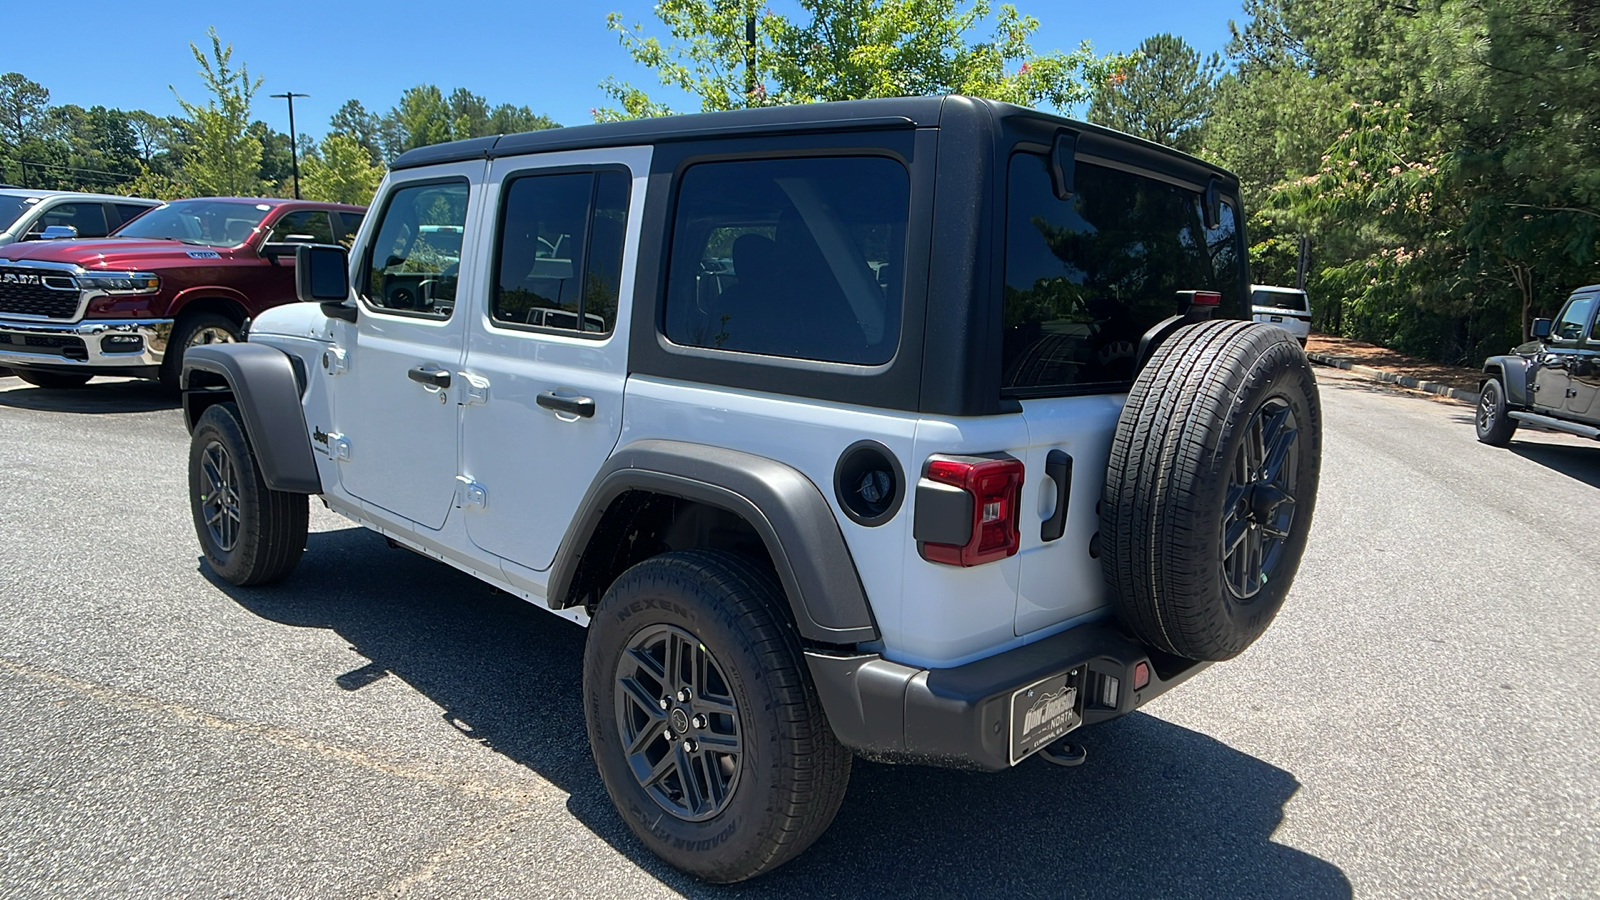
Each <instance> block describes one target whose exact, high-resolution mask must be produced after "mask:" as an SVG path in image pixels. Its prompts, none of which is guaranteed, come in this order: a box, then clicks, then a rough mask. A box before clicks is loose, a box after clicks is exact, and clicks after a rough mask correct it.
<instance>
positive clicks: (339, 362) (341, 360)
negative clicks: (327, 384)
mask: <svg viewBox="0 0 1600 900" xmlns="http://www.w3.org/2000/svg"><path fill="white" fill-rule="evenodd" d="M322 369H323V371H325V372H327V373H328V374H329V375H338V374H339V373H341V372H348V371H350V354H349V353H347V352H346V351H345V349H344V348H343V347H329V348H328V349H326V350H324V351H322Z"/></svg>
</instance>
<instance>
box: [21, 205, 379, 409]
mask: <svg viewBox="0 0 1600 900" xmlns="http://www.w3.org/2000/svg"><path fill="white" fill-rule="evenodd" d="M365 213H366V210H365V209H364V208H363V207H359V206H346V205H343V204H338V203H314V202H309V201H301V200H272V199H244V198H222V197H212V198H203V199H195V200H178V201H174V202H172V203H168V204H166V205H164V206H160V207H157V208H155V209H153V210H151V211H150V212H147V213H145V214H144V215H142V216H140V217H139V218H137V219H134V220H133V221H131V222H129V223H127V224H126V225H124V226H122V227H121V228H120V229H118V230H117V231H115V232H113V233H112V235H111V236H110V237H108V238H101V239H98V240H92V241H78V240H54V241H28V242H24V243H17V244H12V245H10V246H6V247H0V366H4V367H7V368H10V369H11V370H13V371H14V372H15V373H16V374H17V375H18V376H20V377H21V378H22V379H23V380H25V381H27V382H29V383H31V384H36V385H39V386H40V387H59V388H65V387H77V386H79V385H82V384H84V383H86V382H87V381H88V380H89V379H90V378H91V377H93V376H95V375H132V376H136V377H140V378H160V379H161V380H162V381H163V382H166V383H168V384H174V385H175V384H176V383H177V379H178V374H179V372H181V371H182V356H183V351H184V350H186V349H187V348H189V347H192V346H195V345H197V344H212V343H219V342H228V341H237V340H239V338H240V336H241V335H242V334H243V333H244V323H245V320H246V319H248V318H250V317H252V316H255V315H257V314H259V313H260V312H261V311H262V310H264V309H267V308H268V307H272V306H277V305H279V304H281V303H288V302H290V301H292V300H294V299H295V288H294V250H295V245H296V244H303V243H314V244H335V243H344V244H347V245H348V244H349V243H350V242H351V241H352V240H354V238H355V234H356V230H357V229H358V228H359V227H360V225H361V219H362V216H363V215H365Z"/></svg>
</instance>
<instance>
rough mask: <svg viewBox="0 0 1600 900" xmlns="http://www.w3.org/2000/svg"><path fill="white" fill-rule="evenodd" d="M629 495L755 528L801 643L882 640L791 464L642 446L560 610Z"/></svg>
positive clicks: (592, 513) (554, 595)
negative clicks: (734, 518) (726, 515)
mask: <svg viewBox="0 0 1600 900" xmlns="http://www.w3.org/2000/svg"><path fill="white" fill-rule="evenodd" d="M302 433H303V432H302ZM628 491H648V492H653V493H657V494H664V495H667V496H672V497H680V498H683V499H685V500H693V501H696V502H699V503H705V504H707V505H709V506H715V507H718V508H720V509H725V510H727V511H728V512H731V513H734V514H736V515H738V516H740V517H742V518H743V519H744V520H745V521H746V522H749V523H750V525H751V527H752V528H754V529H755V531H756V534H758V535H759V536H760V537H761V540H762V543H763V544H765V545H766V548H767V553H768V555H770V556H771V557H772V563H773V566H774V567H775V568H776V569H777V573H778V580H779V582H780V583H782V585H783V590H784V593H785V594H786V595H787V596H788V598H789V605H790V607H791V609H792V610H793V613H794V621H795V625H796V627H797V628H798V629H799V631H800V634H801V636H803V637H805V638H807V639H809V640H814V641H822V642H826V643H830V644H853V643H859V642H862V641H873V640H877V639H878V629H877V625H876V624H875V623H874V621H873V619H872V611H871V609H870V607H869V606H868V605H867V596H866V591H865V590H864V589H863V588H862V586H861V579H860V578H859V577H858V576H857V574H856V567H855V561H854V560H853V559H852V558H851V556H850V549H849V547H848V546H847V545H846V544H845V541H844V535H843V534H842V533H841V532H840V531H839V523H838V520H837V519H835V518H834V513H833V508H832V507H831V506H829V505H828V501H827V499H826V498H825V497H824V496H823V494H822V492H821V491H820V490H818V489H817V486H816V485H815V484H813V483H812V482H811V480H810V479H808V478H807V477H806V476H805V475H803V474H801V473H800V472H799V471H798V470H796V469H794V468H792V467H790V466H787V465H784V464H783V463H780V462H776V461H774V460H771V459H767V458H765V457H760V456H755V455H753V454H749V453H743V452H740V451H737V450H728V449H725V448H721V447H711V446H707V445H704V444H690V443H685V442H682V441H661V440H648V441H639V442H637V443H634V444H631V445H629V446H627V447H625V448H623V449H621V450H619V451H617V452H616V453H614V454H612V456H611V458H610V459H609V460H607V461H606V465H605V466H604V467H603V468H602V469H601V470H600V474H599V475H598V476H596V477H595V480H594V482H593V483H592V484H591V485H590V487H589V491H588V493H587V494H586V495H585V496H584V499H583V503H582V505H581V506H580V507H579V514H578V515H577V516H576V517H575V518H574V519H573V523H572V525H571V526H570V527H569V528H568V529H567V534H566V536H565V538H564V539H563V540H562V542H561V549H560V550H559V551H558V552H557V554H556V559H555V563H554V565H553V566H552V567H551V571H550V582H549V588H548V591H547V597H548V602H549V604H550V606H551V607H552V608H560V607H561V606H564V605H566V604H567V602H568V596H569V594H570V592H571V588H572V584H573V581H574V578H575V576H576V574H577V569H578V562H579V560H580V558H581V557H582V556H583V552H584V549H585V548H586V547H587V546H588V544H589V539H590V537H591V536H593V534H594V531H595V528H596V526H598V525H599V524H600V520H601V517H602V516H604V514H605V512H606V510H607V509H608V508H609V507H610V506H611V502H612V501H613V500H615V499H617V498H618V497H620V496H621V495H622V494H624V493H626V492H628Z"/></svg>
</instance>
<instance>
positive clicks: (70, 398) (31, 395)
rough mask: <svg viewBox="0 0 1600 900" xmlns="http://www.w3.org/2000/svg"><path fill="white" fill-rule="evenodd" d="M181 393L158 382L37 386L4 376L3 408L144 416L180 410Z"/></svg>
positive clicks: (0, 400)
mask: <svg viewBox="0 0 1600 900" xmlns="http://www.w3.org/2000/svg"><path fill="white" fill-rule="evenodd" d="M179 399H180V398H179V396H178V392H177V391H174V390H169V389H167V388H165V387H162V386H161V385H160V384H158V383H156V382H154V381H115V382H106V383H103V384H102V383H100V382H95V381H91V382H89V383H88V384H86V385H84V386H83V387H75V388H66V389H56V388H41V387H34V386H32V385H30V384H28V383H27V382H25V381H23V380H22V379H20V378H11V377H0V406H9V407H11V408H13V409H36V410H40V411H43V412H70V413H142V412H156V411H158V410H163V409H177V408H178V406H179Z"/></svg>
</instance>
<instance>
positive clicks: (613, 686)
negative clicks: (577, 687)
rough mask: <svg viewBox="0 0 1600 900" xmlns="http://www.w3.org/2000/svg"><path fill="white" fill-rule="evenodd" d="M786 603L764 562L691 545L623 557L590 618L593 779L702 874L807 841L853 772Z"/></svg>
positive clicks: (735, 876)
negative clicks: (631, 561) (624, 566)
mask: <svg viewBox="0 0 1600 900" xmlns="http://www.w3.org/2000/svg"><path fill="white" fill-rule="evenodd" d="M784 608H785V606H784V602H783V591H782V588H781V587H779V585H778V581H777V578H776V576H775V575H774V574H773V572H772V570H771V568H770V567H767V566H764V565H760V564H757V563H755V562H752V561H751V560H749V559H746V558H744V557H741V556H737V555H735V554H732V553H725V552H720V551H709V550H688V551H678V552H672V553H665V554H662V555H660V556H655V557H652V558H650V559H647V560H645V561H644V562H641V563H639V564H638V565H636V566H634V567H633V568H631V569H629V570H628V571H626V572H624V573H623V574H622V576H621V577H620V578H618V579H617V581H616V582H615V583H614V584H613V585H612V586H611V588H610V590H608V591H606V595H605V597H604V598H603V599H602V600H601V601H600V605H599V607H598V608H597V609H596V610H595V613H594V616H593V618H592V619H591V620H590V625H589V643H588V648H587V650H586V651H585V653H584V662H583V693H584V713H585V717H586V719H587V720H588V727H589V744H590V747H591V749H592V751H593V753H594V761H595V767H596V768H597V769H599V771H600V780H601V781H602V782H604V783H605V786H606V792H607V793H609V794H610V795H611V801H612V803H613V804H615V806H616V808H617V811H618V812H619V813H620V814H621V815H622V818H623V820H624V821H625V822H627V824H628V827H629V828H630V829H632V831H633V833H634V834H635V835H637V836H638V837H639V839H640V840H641V841H643V842H644V844H645V845H646V846H647V847H649V848H650V850H651V851H652V852H654V853H655V854H656V855H657V856H659V857H661V858H662V859H663V860H665V861H666V862H668V863H670V864H671V865H673V866H675V867H677V868H679V869H681V870H683V871H685V872H687V873H689V874H691V875H694V876H697V877H699V878H703V879H705V880H707V881H714V882H722V883H727V882H734V881H743V880H744V879H746V878H752V877H754V876H756V875H760V874H762V873H763V872H768V871H770V870H772V869H774V868H776V867H778V866H780V865H782V864H784V863H785V862H787V861H789V860H790V859H793V858H794V857H795V856H797V855H799V854H800V853H801V852H802V851H803V850H805V849H806V848H807V847H809V846H810V845H811V843H812V842H813V841H815V840H816V839H817V838H818V837H819V836H820V835H821V834H822V833H823V832H824V831H825V830H827V828H828V825H829V824H830V823H831V822H832V821H833V817H834V815H835V814H836V813H837V812H838V811H839V805H840V803H841V802H843V800H844V793H845V787H846V785H847V784H848V783H849V780H850V761H851V756H850V752H849V751H848V750H846V749H844V747H842V746H840V744H839V742H838V741H837V740H836V739H835V738H834V736H833V731H832V730H831V729H830V728H829V727H828V722H827V718H826V717H825V715H824V714H823V711H822V705H821V702H820V701H819V700H818V699H817V691H816V687H815V686H814V685H813V684H812V683H811V676H810V672H809V670H808V669H807V668H806V664H805V660H804V658H803V656H802V654H801V651H800V644H799V641H798V639H797V637H796V635H795V631H794V628H793V627H792V626H791V625H789V624H787V623H785V622H784V621H783V619H782V615H783V613H782V612H781V611H782V610H783V609H784ZM673 647H677V648H679V651H681V652H678V651H674V650H672V649H671V648H673ZM675 654H676V655H675ZM680 658H681V659H686V660H688V662H686V663H684V665H677V666H675V665H673V664H672V662H671V660H673V659H680ZM686 673H687V674H688V675H689V676H690V677H689V678H687V679H685V678H684V677H683V676H684V675H685V674H686ZM701 673H706V674H704V675H703V676H702V674H701ZM691 682H693V683H691ZM686 773H687V774H686Z"/></svg>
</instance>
